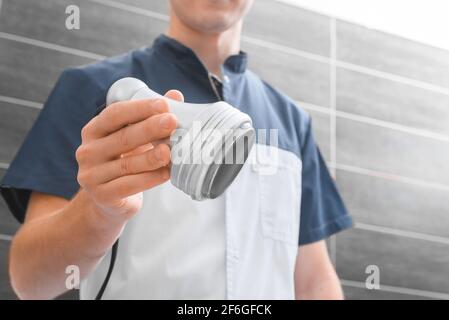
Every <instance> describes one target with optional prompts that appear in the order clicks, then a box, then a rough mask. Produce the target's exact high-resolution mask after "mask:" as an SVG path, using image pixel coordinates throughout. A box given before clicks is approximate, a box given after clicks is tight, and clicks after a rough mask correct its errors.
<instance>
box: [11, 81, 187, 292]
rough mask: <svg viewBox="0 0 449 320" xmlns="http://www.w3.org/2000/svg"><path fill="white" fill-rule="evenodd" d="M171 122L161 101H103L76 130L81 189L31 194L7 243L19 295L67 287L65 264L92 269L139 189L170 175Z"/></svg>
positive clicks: (132, 208)
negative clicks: (68, 194) (103, 105)
mask: <svg viewBox="0 0 449 320" xmlns="http://www.w3.org/2000/svg"><path fill="white" fill-rule="evenodd" d="M166 96H167V97H169V98H172V99H176V100H182V99H183V98H182V94H181V93H180V92H178V91H174V90H172V91H169V92H168V93H167V94H166ZM176 126H177V121H176V118H175V117H174V115H173V114H170V113H169V110H168V105H167V102H166V101H164V100H157V101H156V100H141V101H127V102H120V103H115V104H113V105H110V106H109V107H107V108H106V109H105V110H104V111H103V112H102V113H101V114H99V115H98V116H97V117H95V118H94V119H92V121H90V122H89V123H88V124H87V125H86V126H85V127H84V128H83V130H82V144H81V146H80V147H79V149H78V150H77V152H76V157H77V161H78V164H79V172H78V181H79V183H80V185H81V189H80V191H79V192H78V194H77V195H75V197H74V198H73V199H71V200H70V201H68V200H66V199H63V198H60V197H56V196H52V195H48V194H42V193H38V192H33V193H32V194H31V197H30V201H29V204H28V209H27V213H26V216H25V223H24V224H23V225H22V226H21V228H20V229H19V231H18V232H17V233H16V235H15V236H14V239H13V241H12V244H11V249H10V259H9V273H10V278H11V284H12V286H13V288H14V290H15V292H16V293H17V295H18V296H19V297H20V298H24V299H48V298H54V297H56V296H57V295H59V294H61V293H63V292H64V291H66V290H67V287H66V277H67V274H66V273H65V272H66V268H67V266H69V265H76V266H78V267H79V270H80V276H81V279H84V278H85V277H86V276H87V275H88V274H90V273H91V272H92V270H94V269H95V268H96V267H97V265H98V263H99V261H100V260H101V258H102V257H103V256H104V254H105V253H106V252H107V251H108V250H109V248H110V247H111V246H112V244H113V243H114V242H115V241H116V240H117V238H118V237H119V236H120V233H121V231H122V230H123V227H124V226H125V224H126V223H127V221H128V219H129V218H130V217H132V216H133V215H134V214H135V213H136V212H137V211H138V210H139V209H140V207H141V205H142V197H141V193H142V191H144V190H146V189H149V188H152V187H154V186H156V185H158V184H161V183H163V182H165V181H167V180H168V179H169V163H170V150H169V147H168V146H167V145H166V144H164V143H163V140H164V139H166V138H167V137H169V136H170V134H171V132H172V131H173V130H174V129H175V128H176Z"/></svg>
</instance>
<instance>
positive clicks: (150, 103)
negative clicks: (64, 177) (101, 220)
mask: <svg viewBox="0 0 449 320" xmlns="http://www.w3.org/2000/svg"><path fill="white" fill-rule="evenodd" d="M167 95H168V96H169V97H171V98H174V99H177V100H182V95H181V94H180V93H179V92H178V91H170V92H169V93H168V94H167ZM176 127H177V120H176V117H175V116H174V115H173V114H171V113H169V108H168V103H167V102H166V101H165V100H163V99H159V100H136V101H126V102H118V103H114V104H112V105H110V106H108V107H107V108H106V109H104V110H103V111H102V112H101V113H100V114H99V115H98V116H97V117H95V118H93V119H92V120H91V121H90V122H89V123H88V124H87V125H86V126H85V127H84V128H83V129H82V132H81V137H82V144H81V146H80V147H79V148H78V150H77V151H76V159H77V161H78V165H79V171H78V182H79V184H80V186H81V187H82V188H83V190H84V191H85V192H86V193H87V194H88V195H89V197H90V198H91V199H92V201H93V203H94V204H95V206H96V207H97V208H99V209H100V210H101V211H102V212H103V213H106V214H108V215H113V216H114V215H120V216H123V217H126V218H129V217H131V216H133V215H134V214H135V213H136V212H137V211H138V210H139V209H140V208H141V206H142V195H141V192H142V191H144V190H146V189H150V188H152V187H154V186H157V185H159V184H161V183H163V182H165V181H167V180H168V179H169V178H170V169H169V163H170V148H169V146H168V145H167V144H165V143H160V141H161V140H163V139H167V138H168V137H169V136H170V134H171V133H172V132H173V131H174V130H175V129H176Z"/></svg>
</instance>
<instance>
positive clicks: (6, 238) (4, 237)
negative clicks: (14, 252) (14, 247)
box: [0, 233, 13, 241]
mask: <svg viewBox="0 0 449 320" xmlns="http://www.w3.org/2000/svg"><path fill="white" fill-rule="evenodd" d="M12 238H13V236H11V235H9V234H2V233H0V240H3V241H11V240H12Z"/></svg>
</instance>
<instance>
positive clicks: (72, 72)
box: [59, 48, 152, 96]
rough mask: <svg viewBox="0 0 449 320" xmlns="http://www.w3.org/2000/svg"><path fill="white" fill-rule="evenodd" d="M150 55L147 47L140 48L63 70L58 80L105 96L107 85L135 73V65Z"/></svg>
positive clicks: (87, 92) (86, 92) (150, 52)
mask: <svg viewBox="0 0 449 320" xmlns="http://www.w3.org/2000/svg"><path fill="white" fill-rule="evenodd" d="M151 55H152V50H151V49H149V48H140V49H136V50H132V51H129V52H127V53H125V54H122V55H118V56H114V57H110V58H106V59H104V60H101V61H98V62H95V63H92V64H88V65H84V66H79V67H74V68H68V69H66V70H64V71H63V72H62V74H61V77H60V80H59V82H62V83H65V84H67V85H69V86H73V85H76V86H77V87H79V88H81V89H82V91H83V93H84V94H89V93H94V94H97V95H102V96H105V94H106V92H107V90H108V89H109V87H110V86H111V85H112V84H113V83H114V82H115V81H116V80H118V79H120V78H123V77H127V76H138V75H136V70H137V69H138V68H136V66H138V65H139V64H140V63H141V61H142V60H143V59H148V58H149V57H151Z"/></svg>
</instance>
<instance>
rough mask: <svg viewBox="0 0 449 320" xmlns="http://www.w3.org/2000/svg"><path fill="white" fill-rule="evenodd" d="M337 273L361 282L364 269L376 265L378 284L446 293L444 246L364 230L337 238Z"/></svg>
mask: <svg viewBox="0 0 449 320" xmlns="http://www.w3.org/2000/svg"><path fill="white" fill-rule="evenodd" d="M337 252H338V255H337V271H338V273H339V274H340V276H341V277H343V278H344V279H347V280H352V281H360V282H365V280H366V278H367V276H368V275H367V274H365V269H366V267H367V266H369V265H377V266H378V267H379V270H380V283H381V285H382V284H386V285H392V286H397V287H406V288H413V289H419V290H425V291H434V292H442V293H447V292H449V280H448V277H447V274H448V273H449V254H448V244H442V243H436V242H431V241H426V240H418V239H410V238H405V237H400V236H395V235H390V234H379V233H378V232H372V231H366V230H357V229H355V230H350V231H347V232H344V233H342V234H340V235H338V236H337Z"/></svg>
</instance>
